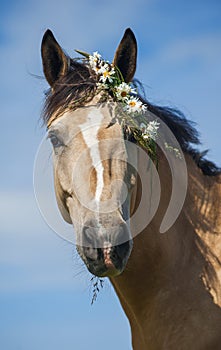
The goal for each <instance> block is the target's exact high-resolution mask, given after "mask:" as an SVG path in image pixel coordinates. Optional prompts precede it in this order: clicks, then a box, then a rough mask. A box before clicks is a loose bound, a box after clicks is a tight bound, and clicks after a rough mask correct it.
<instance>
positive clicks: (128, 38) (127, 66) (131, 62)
mask: <svg viewBox="0 0 221 350" xmlns="http://www.w3.org/2000/svg"><path fill="white" fill-rule="evenodd" d="M136 63H137V41H136V38H135V36H134V33H133V32H132V30H131V29H130V28H128V29H127V30H126V31H125V33H124V36H123V38H122V39H121V42H120V44H119V46H118V48H117V51H116V53H115V56H114V61H113V64H114V65H115V66H117V67H118V68H119V69H120V71H121V73H122V75H123V78H124V81H125V82H126V83H129V82H130V81H132V79H133V77H134V74H135V70H136Z"/></svg>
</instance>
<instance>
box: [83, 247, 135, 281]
mask: <svg viewBox="0 0 221 350" xmlns="http://www.w3.org/2000/svg"><path fill="white" fill-rule="evenodd" d="M132 245H133V243H132V240H129V241H127V242H125V243H123V244H120V245H117V246H114V247H105V248H89V247H79V246H78V247H77V250H78V252H79V254H80V256H81V258H82V259H83V261H84V263H85V264H86V266H87V268H88V270H89V271H90V272H91V273H92V274H93V275H95V276H98V277H114V276H118V275H120V274H121V273H122V272H123V270H124V268H125V266H126V264H127V261H128V258H129V256H130V253H131V250H132Z"/></svg>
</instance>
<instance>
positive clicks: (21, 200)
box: [0, 0, 221, 350]
mask: <svg viewBox="0 0 221 350" xmlns="http://www.w3.org/2000/svg"><path fill="white" fill-rule="evenodd" d="M127 27H131V28H132V29H133V31H134V32H135V34H136V37H137V41H138V47H139V54H138V69H137V74H136V76H137V78H139V79H140V80H141V81H142V82H143V83H144V85H145V88H146V94H147V97H149V99H151V100H152V101H154V102H156V103H159V104H167V105H172V106H176V107H178V108H180V109H181V110H182V111H183V112H184V113H185V114H186V115H187V117H189V118H190V119H192V120H193V121H195V122H197V124H198V129H199V131H200V134H201V139H202V149H205V148H206V149H207V148H209V149H210V150H211V151H210V153H209V157H210V158H211V159H213V160H214V161H216V162H217V163H218V164H219V165H221V161H220V149H221V141H220V135H219V130H220V125H221V123H220V114H221V113H220V106H219V102H220V96H221V94H220V93H221V67H220V57H221V2H220V1H218V0H210V1H209V0H204V1H199V0H195V1H190V0H187V1H175V0H167V1H163V0H149V1H148V0H137V1H131V0H129V1H127V2H125V1H116V0H113V1H96V0H95V1H89V0H82V1H75V0H70V1H69V0H63V1H62V2H56V4H55V2H54V1H52V0H49V1H43V0H39V1H33V0H30V1H25V0H16V1H15V0H13V1H7V2H6V1H5V2H1V3H0V60H1V89H0V103H1V131H0V133H1V143H2V145H1V150H0V156H1V160H2V166H1V183H0V193H1V196H0V223H1V224H0V225H1V226H0V280H1V283H0V348H1V349H5V350H14V349H16V350H17V349H18V350H20V349H21V350H26V349H30V348H31V349H33V350H35V349H36V350H37V349H41V350H44V349H45V350H46V349H53V350H57V349H60V348H61V347H62V348H64V349H66V350H69V349H70V350H71V349H79V350H84V349H88V348H90V349H96V350H99V349H103V348H104V347H105V349H106V350H109V349H113V348H116V349H125V350H127V349H131V346H130V335H129V326H128V322H127V320H126V318H125V316H124V314H123V313H122V311H121V307H120V305H119V302H118V300H117V298H116V297H115V294H114V292H113V290H112V288H111V286H110V285H109V284H108V282H106V283H105V288H104V290H103V291H102V292H101V293H100V295H99V297H98V301H97V302H96V303H95V305H94V306H93V307H91V306H90V299H91V293H90V285H91V284H90V276H89V274H88V273H87V271H86V270H85V268H84V267H83V265H82V263H81V262H80V260H79V258H78V257H77V255H76V254H75V253H74V247H73V246H72V245H71V244H69V243H67V242H65V241H63V240H61V239H60V238H59V237H58V236H56V235H55V234H54V233H53V232H52V231H51V230H50V229H49V228H48V226H47V225H46V223H45V222H44V220H43V219H42V217H41V215H40V213H39V211H38V208H37V205H36V203H35V200H34V194H33V187H32V172H33V162H34V158H35V154H36V151H37V148H38V145H39V143H40V141H41V139H42V137H43V136H44V133H45V130H44V128H41V123H40V122H39V116H40V113H41V108H42V105H43V100H44V91H45V90H46V88H47V84H46V82H45V81H44V80H43V79H36V78H35V77H34V76H33V75H32V74H36V75H39V76H42V67H41V60H40V43H41V39H42V36H43V33H44V31H45V30H46V29H47V28H50V29H52V30H53V31H54V34H55V36H56V38H57V39H58V41H59V42H60V44H61V45H62V47H63V48H65V50H66V51H67V52H68V53H69V54H70V55H74V49H75V48H78V49H83V50H85V51H88V52H91V51H95V50H98V51H100V52H101V53H102V54H103V56H104V57H105V58H107V59H109V60H111V59H112V57H113V55H114V51H115V48H116V47H117V45H118V43H119V40H120V39H121V37H122V35H123V32H124V30H125V29H126V28H127Z"/></svg>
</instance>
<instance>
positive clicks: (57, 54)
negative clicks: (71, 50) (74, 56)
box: [41, 29, 68, 87]
mask: <svg viewBox="0 0 221 350" xmlns="http://www.w3.org/2000/svg"><path fill="white" fill-rule="evenodd" d="M41 57H42V63H43V70H44V74H45V78H46V79H47V81H48V83H49V85H51V87H53V86H54V84H55V82H56V81H57V80H58V79H59V78H60V77H61V76H62V75H64V74H65V73H66V72H67V70H68V58H67V56H66V55H65V53H64V52H63V50H62V48H61V47H60V45H59V44H58V42H57V41H56V39H55V37H54V35H53V33H52V32H51V31H50V30H49V29H48V30H47V31H46V32H45V34H44V36H43V39H42V43H41Z"/></svg>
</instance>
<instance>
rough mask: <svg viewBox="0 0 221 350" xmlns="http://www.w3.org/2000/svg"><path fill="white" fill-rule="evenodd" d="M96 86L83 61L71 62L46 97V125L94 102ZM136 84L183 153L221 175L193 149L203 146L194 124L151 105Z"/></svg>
mask: <svg viewBox="0 0 221 350" xmlns="http://www.w3.org/2000/svg"><path fill="white" fill-rule="evenodd" d="M96 83H97V79H96V76H95V75H94V74H93V72H92V71H91V70H90V69H89V67H88V65H87V64H86V63H85V62H84V61H80V60H76V59H70V65H69V71H68V73H67V74H66V75H65V76H63V77H61V78H60V79H59V80H58V81H57V83H56V84H55V86H54V87H53V93H52V92H51V90H50V91H49V92H47V94H46V101H45V106H44V110H43V115H42V117H43V121H44V123H45V124H47V123H48V121H49V119H50V118H51V116H52V115H55V116H56V114H57V116H58V115H59V114H61V113H62V112H64V111H65V110H66V109H67V108H72V109H77V108H79V107H83V106H84V105H85V103H87V102H89V101H91V100H92V99H93V97H94V96H95V94H96ZM134 85H135V86H136V87H139V88H140V90H141V93H140V99H141V100H142V101H143V103H145V104H146V105H147V106H148V110H149V111H150V112H151V113H153V114H154V115H156V116H157V117H159V119H160V120H162V121H163V122H164V123H165V124H166V125H167V126H168V127H169V128H170V130H171V131H172V133H173V134H174V136H175V137H176V139H177V141H178V143H179V145H180V147H181V148H182V150H183V152H185V153H188V154H190V155H191V156H192V158H193V160H194V161H195V163H196V164H197V165H198V167H199V168H200V169H201V170H202V172H203V174H204V175H209V176H214V175H218V174H221V168H219V167H218V166H216V164H215V163H213V162H211V161H209V160H208V159H206V158H205V156H206V154H207V151H203V152H200V151H199V150H197V149H196V148H194V145H199V144H200V139H199V133H198V131H197V130H196V128H195V124H194V123H193V122H192V121H190V120H188V119H187V118H186V117H185V116H184V114H183V113H182V112H180V111H179V110H177V109H174V108H171V107H167V106H166V107H165V106H164V107H162V106H157V105H154V104H152V103H150V102H149V101H148V100H147V99H146V98H144V97H142V95H143V93H142V92H143V88H142V85H141V84H140V83H139V82H137V81H134Z"/></svg>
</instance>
